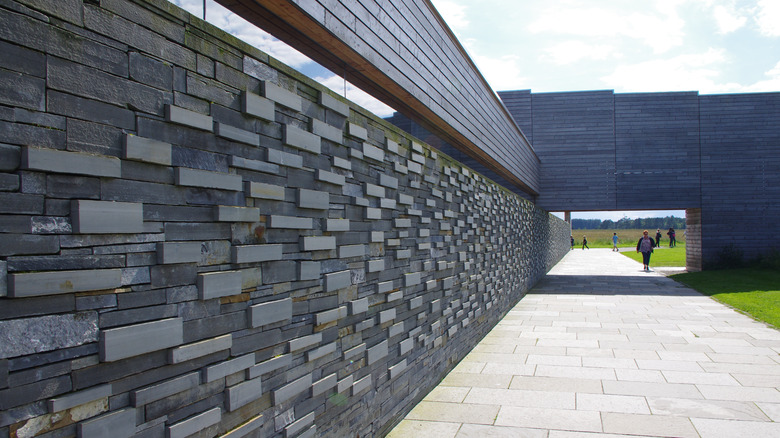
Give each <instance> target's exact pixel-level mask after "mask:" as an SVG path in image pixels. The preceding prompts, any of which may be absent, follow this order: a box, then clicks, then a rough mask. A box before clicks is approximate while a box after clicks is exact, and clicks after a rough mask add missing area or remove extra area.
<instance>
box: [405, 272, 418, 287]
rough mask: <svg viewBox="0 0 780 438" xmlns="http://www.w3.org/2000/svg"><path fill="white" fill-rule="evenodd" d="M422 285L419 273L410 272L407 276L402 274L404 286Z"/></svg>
mask: <svg viewBox="0 0 780 438" xmlns="http://www.w3.org/2000/svg"><path fill="white" fill-rule="evenodd" d="M420 283H422V273H421V272H412V273H409V274H404V286H406V287H409V286H416V285H418V284H420Z"/></svg>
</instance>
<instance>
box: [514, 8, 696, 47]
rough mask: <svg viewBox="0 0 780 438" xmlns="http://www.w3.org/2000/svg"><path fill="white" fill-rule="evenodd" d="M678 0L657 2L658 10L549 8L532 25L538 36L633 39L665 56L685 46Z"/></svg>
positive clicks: (530, 28) (531, 29) (532, 30)
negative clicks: (674, 48)
mask: <svg viewBox="0 0 780 438" xmlns="http://www.w3.org/2000/svg"><path fill="white" fill-rule="evenodd" d="M675 4H676V2H675V1H666V2H657V3H656V6H657V10H650V11H644V12H640V11H634V12H628V11H625V12H622V11H618V10H615V9H614V8H594V7H588V8H580V7H569V8H563V9H562V8H561V6H559V5H558V6H556V7H553V8H550V9H547V10H546V11H545V12H543V13H542V14H541V15H540V16H539V18H537V19H536V20H535V21H534V22H533V23H531V25H530V26H529V28H528V29H529V30H530V31H531V32H532V33H536V34H562V35H574V36H578V37H586V38H632V39H637V40H640V41H642V42H643V43H644V44H646V45H648V46H650V47H651V48H652V49H653V51H654V52H656V53H663V52H666V51H668V50H669V49H671V48H673V47H677V46H680V45H682V43H683V37H684V33H683V30H682V29H683V27H684V25H685V22H684V21H683V20H682V19H681V18H680V17H679V16H678V15H677V11H676V7H675V6H674V5H675Z"/></svg>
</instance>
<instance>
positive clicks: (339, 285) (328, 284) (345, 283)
mask: <svg viewBox="0 0 780 438" xmlns="http://www.w3.org/2000/svg"><path fill="white" fill-rule="evenodd" d="M349 286H352V274H351V273H350V271H340V272H333V273H330V274H325V285H324V287H325V292H332V291H334V290H339V289H344V288H345V287H349Z"/></svg>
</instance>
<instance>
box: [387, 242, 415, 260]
mask: <svg viewBox="0 0 780 438" xmlns="http://www.w3.org/2000/svg"><path fill="white" fill-rule="evenodd" d="M389 244H390V243H388V245H389ZM411 256H412V250H411V249H399V250H397V251H396V252H395V258H396V260H404V259H408V258H409V257H411Z"/></svg>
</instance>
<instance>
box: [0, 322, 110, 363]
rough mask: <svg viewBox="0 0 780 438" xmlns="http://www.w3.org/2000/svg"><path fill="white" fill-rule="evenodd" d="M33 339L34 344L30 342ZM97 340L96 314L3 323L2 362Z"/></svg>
mask: <svg viewBox="0 0 780 438" xmlns="http://www.w3.org/2000/svg"><path fill="white" fill-rule="evenodd" d="M31 339H34V340H35V342H30V340H31ZM97 340H98V318H97V313H95V312H81V313H76V314H66V315H45V316H39V317H32V318H16V319H9V320H6V321H0V359H4V358H9V357H18V356H26V355H30V354H34V353H41V352H45V351H55V350H60V349H65V348H70V347H76V346H79V345H84V344H88V343H92V342H96V341H97Z"/></svg>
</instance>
